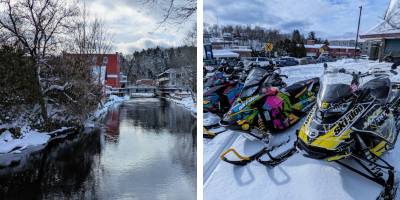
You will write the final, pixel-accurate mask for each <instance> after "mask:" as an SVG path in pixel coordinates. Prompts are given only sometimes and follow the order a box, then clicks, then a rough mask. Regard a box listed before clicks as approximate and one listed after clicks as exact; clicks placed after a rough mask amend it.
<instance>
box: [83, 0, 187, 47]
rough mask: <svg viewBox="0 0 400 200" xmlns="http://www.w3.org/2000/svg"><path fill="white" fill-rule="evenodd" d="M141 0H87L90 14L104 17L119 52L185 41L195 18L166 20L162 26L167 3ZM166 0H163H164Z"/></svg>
mask: <svg viewBox="0 0 400 200" xmlns="http://www.w3.org/2000/svg"><path fill="white" fill-rule="evenodd" d="M140 1H141V0H86V7H87V9H88V11H89V13H90V14H89V15H90V17H93V18H94V17H97V18H99V19H101V20H102V21H103V22H104V24H105V27H106V28H107V29H108V31H109V32H110V35H111V36H112V38H113V43H114V49H113V51H115V52H122V53H124V54H129V53H132V52H134V51H140V50H142V49H147V48H152V47H156V46H160V47H171V46H180V45H183V40H184V38H185V36H186V34H187V32H188V31H189V30H190V29H191V28H192V26H193V23H194V18H193V17H192V18H193V19H191V20H190V21H187V22H185V23H183V24H179V25H177V24H171V23H170V24H165V25H163V26H162V27H161V28H158V27H159V22H160V21H161V20H162V13H163V10H162V9H160V7H161V8H164V6H163V5H155V6H154V7H151V6H148V5H144V4H143V3H140ZM142 1H143V0H142ZM161 2H162V1H161Z"/></svg>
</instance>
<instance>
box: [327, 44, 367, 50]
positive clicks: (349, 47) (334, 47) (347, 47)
mask: <svg viewBox="0 0 400 200" xmlns="http://www.w3.org/2000/svg"><path fill="white" fill-rule="evenodd" d="M328 47H329V48H330V49H354V47H351V46H330V45H329V46H328ZM357 49H360V48H358V47H357Z"/></svg>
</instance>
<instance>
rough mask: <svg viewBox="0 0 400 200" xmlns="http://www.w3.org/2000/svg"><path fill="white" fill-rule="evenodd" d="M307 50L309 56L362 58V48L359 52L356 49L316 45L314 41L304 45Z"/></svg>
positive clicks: (358, 49)
mask: <svg viewBox="0 0 400 200" xmlns="http://www.w3.org/2000/svg"><path fill="white" fill-rule="evenodd" d="M304 47H305V48H306V50H307V56H314V57H319V56H320V55H321V54H322V53H324V54H329V55H330V56H332V57H335V58H336V57H337V58H340V57H354V54H355V55H356V56H360V54H361V51H360V48H357V50H355V49H354V47H346V46H330V45H326V44H315V41H314V40H308V41H307V44H306V45H304Z"/></svg>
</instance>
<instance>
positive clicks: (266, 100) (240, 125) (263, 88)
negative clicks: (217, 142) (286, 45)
mask: <svg viewBox="0 0 400 200" xmlns="http://www.w3.org/2000/svg"><path fill="white" fill-rule="evenodd" d="M257 69H258V70H260V68H257ZM261 74H263V73H258V71H254V70H252V72H251V73H250V74H249V76H248V80H246V82H245V85H244V87H243V89H242V92H241V93H240V96H239V98H237V100H236V101H235V103H234V104H233V106H232V107H231V108H230V110H229V111H228V112H227V113H226V114H225V115H224V117H223V120H222V121H221V122H220V124H221V125H222V126H227V127H228V128H230V129H235V130H241V131H245V132H244V133H245V135H246V136H247V137H249V138H250V139H251V140H254V139H259V140H268V139H269V138H268V136H269V131H279V130H284V129H287V128H288V127H290V126H291V125H293V124H295V123H296V122H298V121H299V119H300V117H302V116H303V115H304V114H305V113H306V112H307V111H308V110H309V109H310V108H311V107H312V105H313V104H315V100H316V93H317V91H318V89H319V79H318V78H313V79H309V80H305V81H300V82H297V83H295V84H293V85H291V86H288V87H285V86H286V84H285V83H284V82H283V81H282V79H281V77H285V75H280V72H278V73H277V72H276V71H272V72H270V73H269V74H268V76H265V75H264V76H260V75H261Z"/></svg>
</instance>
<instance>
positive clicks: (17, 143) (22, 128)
mask: <svg viewBox="0 0 400 200" xmlns="http://www.w3.org/2000/svg"><path fill="white" fill-rule="evenodd" d="M127 99H129V98H127V97H118V96H110V97H109V98H108V99H107V100H106V102H105V103H104V104H103V106H99V108H98V109H97V110H96V111H95V112H93V114H92V115H91V116H90V117H89V119H87V120H86V122H85V127H86V128H92V127H95V125H96V123H98V122H99V121H101V119H102V118H104V116H105V115H106V114H107V112H108V110H109V109H110V108H112V107H115V106H118V105H119V104H121V103H122V102H123V101H125V100H127ZM14 127H17V128H18V129H19V130H18V132H19V136H18V137H15V136H13V134H12V133H11V132H10V131H9V130H8V129H10V128H14ZM1 129H3V130H5V131H4V132H3V133H1V134H0V157H1V156H2V155H4V154H10V153H11V154H17V153H21V152H22V151H24V150H25V149H27V148H30V147H38V146H42V147H43V148H44V147H45V145H46V144H47V143H48V142H49V141H50V140H51V139H53V138H59V137H64V136H65V134H69V133H71V132H73V131H76V130H75V128H74V127H61V128H60V129H57V130H54V131H52V132H39V131H38V130H36V129H34V128H32V127H30V126H29V125H28V123H26V121H24V120H19V121H15V122H13V124H2V125H0V130H1Z"/></svg>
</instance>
